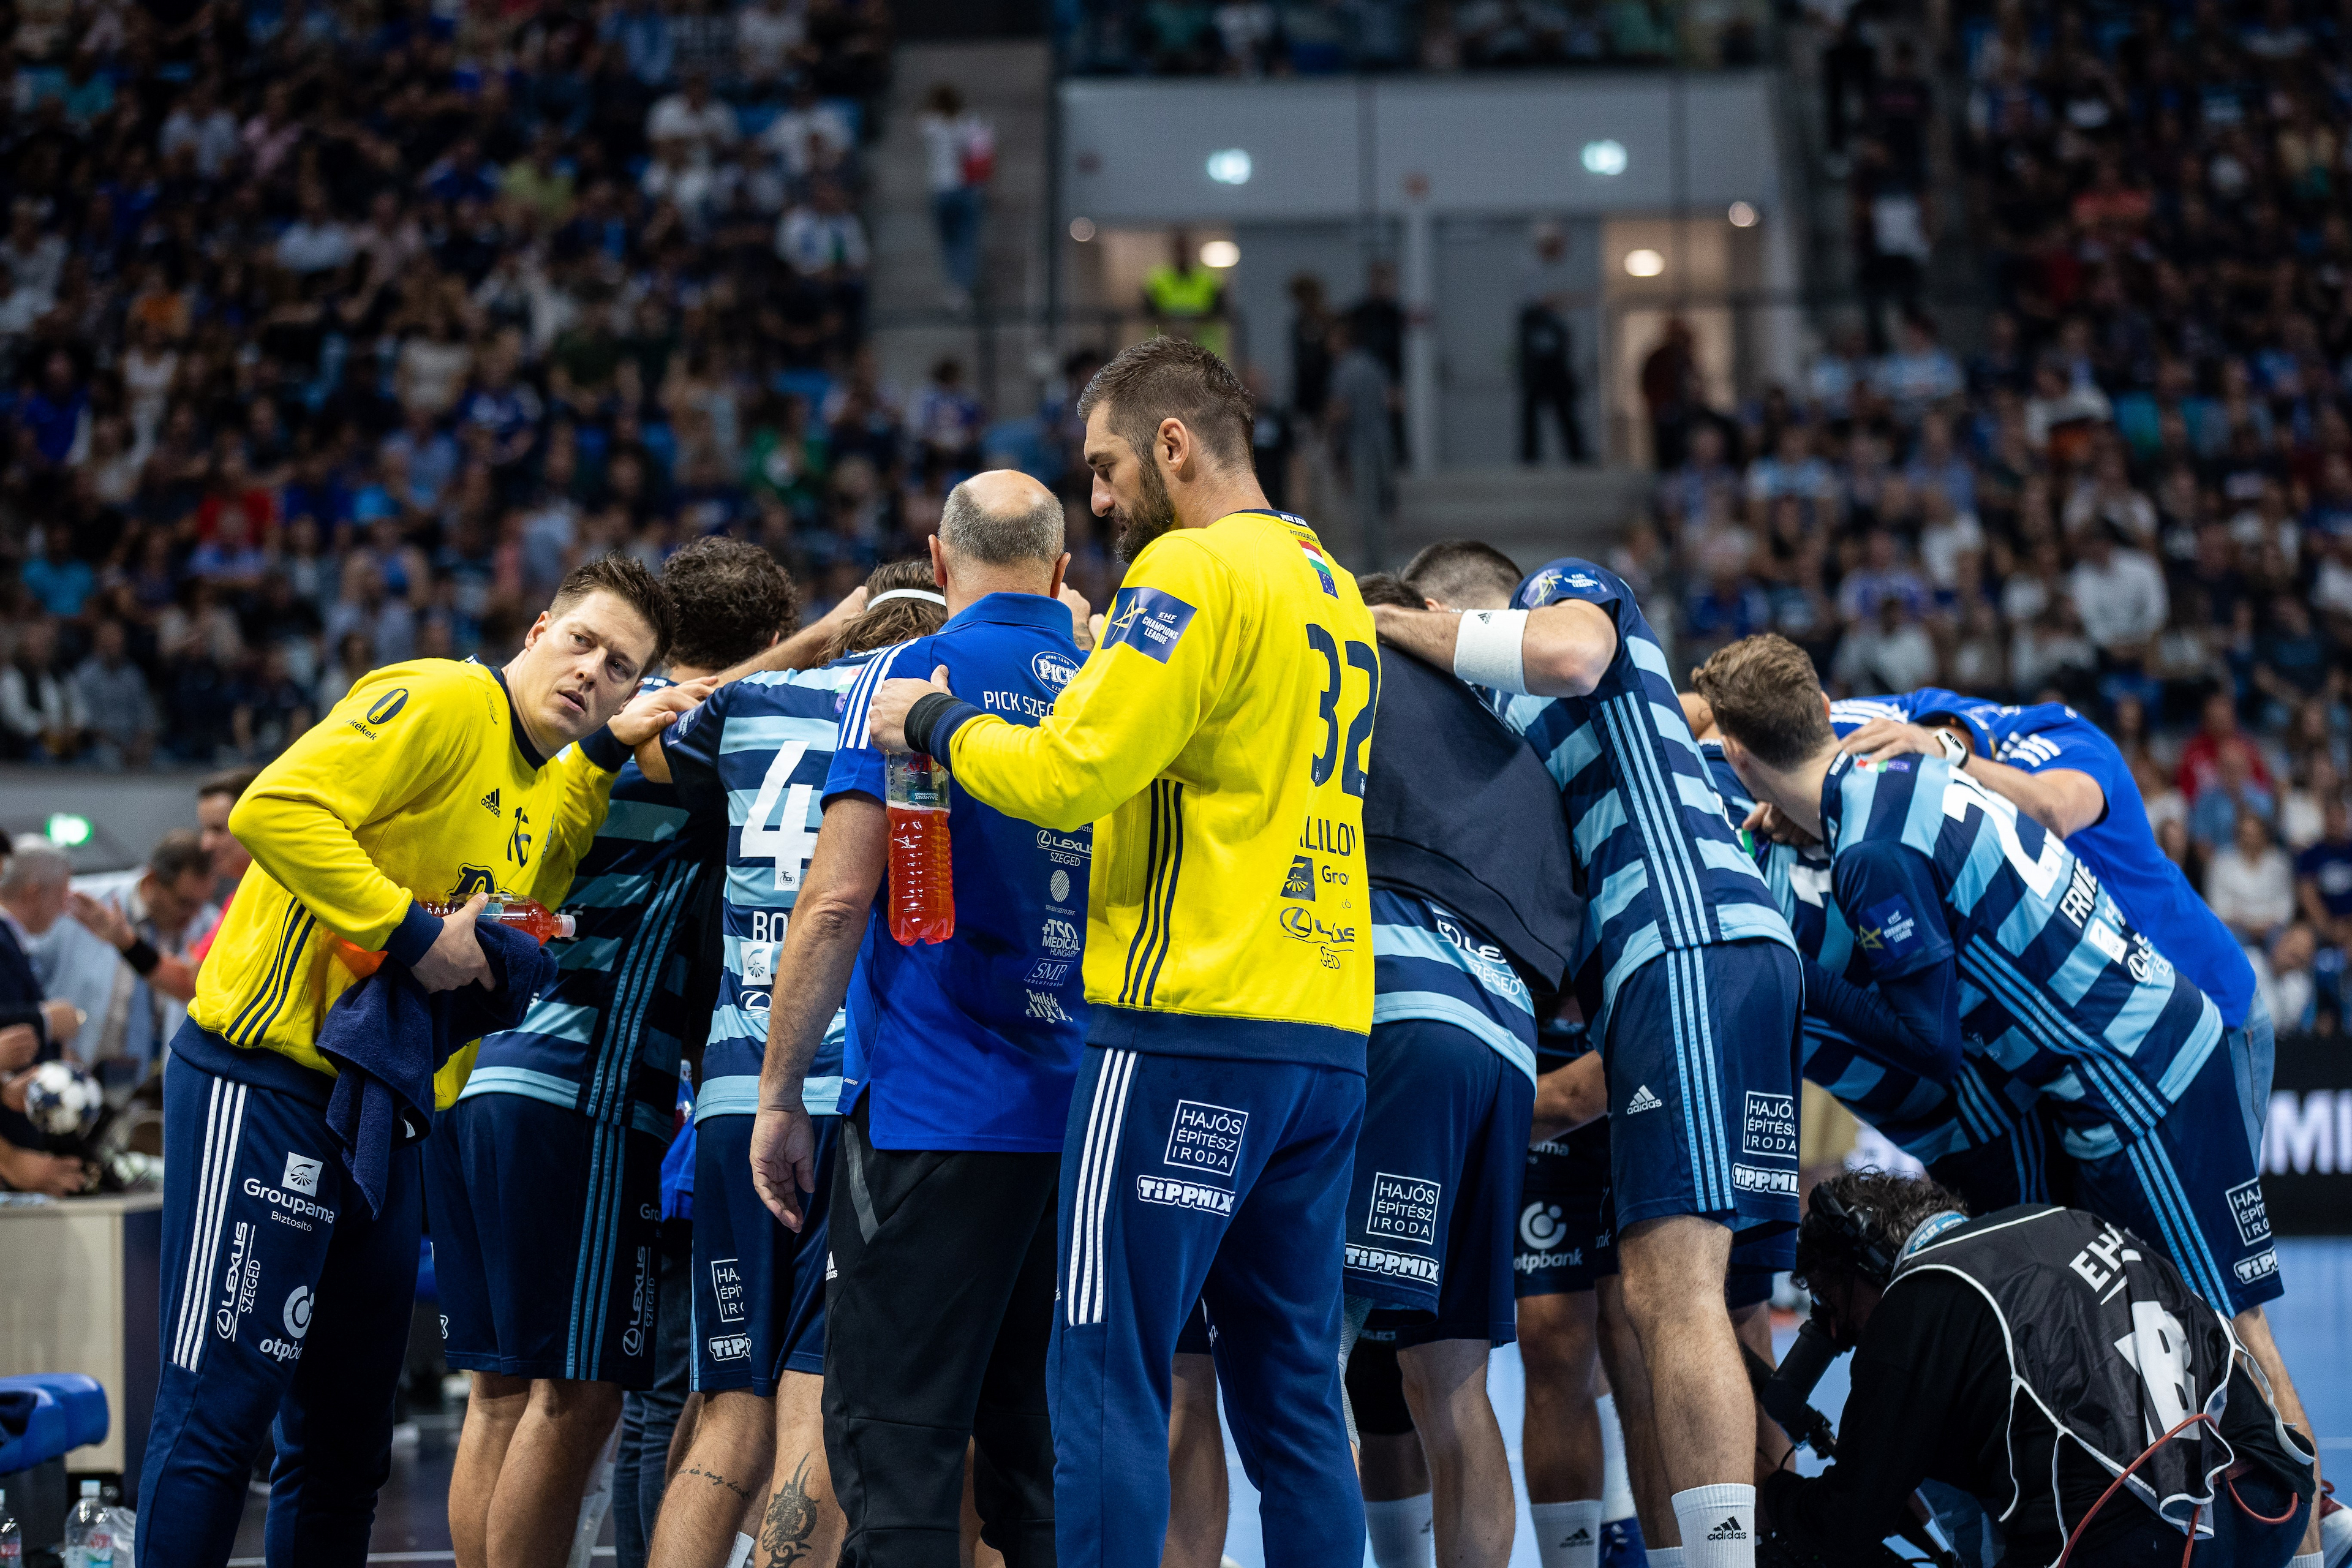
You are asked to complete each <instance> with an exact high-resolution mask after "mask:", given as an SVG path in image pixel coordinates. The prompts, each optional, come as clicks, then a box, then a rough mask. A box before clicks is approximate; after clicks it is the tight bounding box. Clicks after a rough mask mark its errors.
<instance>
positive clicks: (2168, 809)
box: [1622, 0, 2352, 1029]
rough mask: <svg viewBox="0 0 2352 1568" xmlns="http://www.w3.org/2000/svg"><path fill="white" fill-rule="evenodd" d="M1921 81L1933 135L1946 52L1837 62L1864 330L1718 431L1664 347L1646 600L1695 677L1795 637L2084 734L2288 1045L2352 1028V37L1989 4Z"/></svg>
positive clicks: (1904, 50)
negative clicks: (1943, 240) (2351, 196)
mask: <svg viewBox="0 0 2352 1568" xmlns="http://www.w3.org/2000/svg"><path fill="white" fill-rule="evenodd" d="M1866 14H1867V13H1864V15H1866ZM1929 46H1930V51H1932V52H1933V53H1934V54H1935V55H1936V56H1937V57H1939V58H1940V59H1941V60H1942V61H1943V63H1944V64H1945V66H1946V68H1947V75H1946V76H1945V78H1944V82H1945V83H1946V84H1947V85H1946V86H1945V87H1944V88H1943V89H1941V90H1942V96H1943V97H1944V98H1945V99H1946V100H1949V101H1948V102H1947V103H1945V104H1944V105H1942V106H1940V107H1939V106H1938V104H1937V93H1938V90H1939V89H1938V88H1937V84H1936V83H1935V82H1934V81H1932V80H1931V79H1929V78H1928V77H1927V75H1926V74H1925V67H1924V65H1923V64H1922V59H1921V55H1922V54H1923V53H1926V52H1929V51H1915V48H1914V47H1912V45H1911V43H1910V40H1908V39H1906V38H1897V37H1881V38H1878V39H1875V40H1874V39H1872V37H1870V35H1869V33H1868V31H1867V30H1866V29H1858V28H1857V27H1856V26H1854V25H1853V21H1852V19H1851V18H1849V21H1848V24H1847V25H1846V26H1845V27H1844V28H1843V30H1842V31H1841V32H1840V33H1839V34H1838V36H1837V39H1836V41H1835V42H1834V43H1832V46H1831V47H1830V49H1829V51H1828V55H1827V58H1826V59H1825V66H1826V69H1825V71H1824V73H1823V83H1824V87H1825V89H1826V91H1827V92H1828V95H1829V97H1830V100H1831V103H1830V107H1831V109H1832V114H1831V115H1830V116H1829V118H1830V121H1831V129H1832V132H1833V134H1832V139H1831V140H1832V146H1833V148H1834V149H1835V154H1834V158H1833V163H1832V167H1833V169H1835V170H1838V171H1839V172H1843V173H1844V174H1846V177H1847V179H1848V184H1849V190H1850V194H1851V195H1852V198H1853V237H1854V239H1855V245H1856V263H1857V277H1858V281H1859V283H1860V285H1861V287H1860V289H1859V294H1860V297H1861V300H1862V302H1863V303H1864V311H1863V320H1862V321H1860V322H1859V323H1857V324H1855V325H1853V326H1852V327H1851V328H1849V329H1847V330H1844V331H1839V332H1837V333H1835V334H1833V336H1832V341H1831V342H1830V343H1829V345H1828V346H1827V348H1826V350H1825V351H1824V352H1823V353H1821V354H1820V355H1819V356H1818V357H1817V359H1816V360H1815V361H1814V362H1813V363H1812V364H1811V368H1810V371H1809V373H1808V375H1807V378H1806V380H1805V382H1804V384H1802V385H1801V386H1800V387H1796V388H1780V387H1774V388H1772V389H1771V390H1769V392H1768V393H1767V394H1766V395H1764V396H1762V397H1761V398H1759V399H1758V400H1756V401H1755V402H1754V403H1752V404H1751V405H1748V406H1746V407H1742V408H1738V409H1736V410H1729V411H1718V410H1710V409H1708V408H1706V406H1705V405H1704V400H1703V399H1701V398H1699V397H1697V396H1696V393H1695V392H1690V393H1689V395H1684V393H1685V392H1688V391H1689V389H1693V388H1696V384H1697V381H1696V371H1695V368H1694V367H1693V366H1691V365H1690V363H1688V350H1687V337H1686V334H1685V336H1684V337H1682V338H1680V339H1677V337H1676V336H1675V334H1674V333H1672V332H1671V331H1670V332H1669V334H1668V337H1667V341H1666V342H1665V343H1664V344H1663V345H1662V346H1661V347H1660V348H1659V349H1658V350H1657V352H1656V353H1654V354H1653V355H1652V356H1651V360H1650V363H1648V364H1647V365H1646V366H1645V367H1644V376H1643V387H1644V391H1645V393H1650V392H1652V382H1653V380H1655V381H1656V382H1657V384H1659V385H1660V386H1661V387H1663V388H1665V389H1666V394H1665V395H1652V396H1651V399H1650V406H1651V409H1652V413H1653V416H1654V426H1653V436H1654V447H1655V448H1656V450H1657V451H1658V453H1659V454H1660V458H1661V467H1662V469H1663V470H1664V471H1663V472H1662V475H1661V480H1660V486H1659V489H1658V492H1657V504H1656V506H1655V508H1654V521H1653V522H1651V523H1647V524H1644V525H1643V527H1641V528H1639V529H1637V530H1635V531H1634V533H1633V537H1632V538H1631V539H1630V540H1629V541H1628V542H1627V544H1626V545H1625V547H1624V549H1623V551H1622V555H1623V557H1624V560H1625V563H1626V564H1627V566H1628V568H1629V570H1630V571H1632V572H1633V573H1634V574H1637V575H1641V576H1646V577H1647V578H1648V579H1649V580H1650V581H1652V582H1654V584H1655V585H1656V586H1657V588H1658V590H1659V591H1660V592H1662V593H1664V594H1666V595H1670V596H1678V597H1679V603H1680V616H1679V621H1680V625H1681V630H1682V634H1683V640H1684V643H1685V647H1683V648H1682V649H1681V650H1680V651H1681V657H1682V662H1683V663H1685V664H1688V663H1690V662H1692V661H1693V660H1695V659H1696V658H1704V657H1705V655H1706V653H1707V652H1708V651H1710V650H1711V649H1712V648H1713V647H1717V646H1719V645H1721V644H1722V643H1725V642H1727V641H1729V640H1731V639H1733V638H1735V637H1742V636H1745V635H1748V633H1751V632H1758V631H1763V630H1778V631H1780V632H1782V633H1784V634H1786V635H1787V636H1789V637H1791V638H1792V639H1794V640H1796V641H1797V642H1799V643H1801V644H1803V645H1804V646H1805V647H1807V648H1808V649H1809V650H1810V651H1811V653H1812V654H1813V656H1814V659H1815V662H1816V664H1817V665H1818V666H1819V668H1821V669H1822V672H1823V674H1824V676H1825V677H1826V678H1827V679H1829V680H1830V681H1831V683H1832V687H1833V689H1834V690H1835V691H1836V692H1837V693H1840V694H1845V693H1853V694H1863V693H1873V692H1883V691H1904V690H1908V689H1915V688H1917V687H1921V686H1927V685H1940V686H1947V687H1951V688H1955V689H1960V690H1963V691H1967V692H1970V693H1977V694H1982V695H1985V696H1990V697H1997V698H2001V699H2005V700H2011V701H2017V702H2034V701H2048V700H2063V701H2066V702H2070V703H2072V704H2074V706H2076V707H2077V708H2079V709H2081V710H2084V711H2085V712H2087V713H2091V714H2093V715H2095V716H2096V718H2097V719H2098V721H2100V722H2101V724H2102V725H2103V726H2104V727H2105V729H2106V730H2107V731H2109V732H2110V733H2111V734H2112V735H2113V736H2114V737H2115V738H2116V741H2117V742H2118V743H2119V744H2120V745H2121V746H2122V747H2123V749H2124V752H2125V753H2126V756H2127V757H2128V758H2129V759H2130V761H2131V763H2132V764H2133V767H2134V769H2135V771H2136V773H2137V775H2138V777H2139V779H2140V782H2141V787H2142V790H2143V793H2144V795H2145V796H2146V799H2147V806H2148V811H2149V815H2150V816H2151V818H2152V819H2153V820H2154V822H2155V823H2156V826H2157V830H2158V835H2159V836H2160V837H2161V839H2162V841H2163V842H2164V844H2165V845H2166V847H2167V848H2168V853H2170V854H2171V855H2172V856H2173V858H2175V859H2176V860H2178V861H2179V863H2180V864H2182V865H2183V866H2184V867H2185V868H2187V869H2188V871H2189V875H2190V877H2191V879H2192V880H2194V881H2195V883H2196V884H2197V886H2198V887H2199V888H2200V890H2201V891H2202V893H2203V894H2204V895H2205V897H2206V898H2207V899H2208V900H2209V901H2210V903H2211V904H2212V905H2213V907H2214V909H2215V910H2217V911H2218V912H2220V913H2221V916H2222V918H2223V919H2224V920H2225V921H2228V922H2229V923H2230V925H2231V928H2232V929H2233V930H2234V931H2237V932H2238V934H2239V935H2240V937H2241V938H2242V940H2243V941H2244V942H2246V943H2247V945H2248V947H2249V949H2250V951H2251V952H2252V954H2253V955H2254V957H2255V958H2256V961H2257V968H2258V970H2259V971H2260V972H2261V973H2262V975H2263V984H2264V985H2265V987H2266V989H2267V990H2268V991H2269V993H2270V996H2271V1000H2272V1004H2273V1013H2274V1015H2275V1016H2277V1018H2278V1020H2279V1022H2280V1024H2281V1026H2283V1027H2287V1028H2294V1027H2298V1026H2314V1025H2317V1026H2323V1027H2327V1028H2331V1029H2332V1028H2339V1027H2341V1020H2342V1017H2343V1008H2344V994H2343V984H2342V975H2343V971H2344V967H2345V951H2346V948H2347V942H2352V831H2347V818H2346V811H2345V786H2346V781H2347V760H2352V758H2348V757H2347V748H2352V690H2347V668H2352V420H2348V419H2347V411H2352V207H2347V199H2346V198H2347V177H2352V163H2347V159H2346V152H2347V136H2346V132H2347V118H2352V110H2347V105H2352V27H2347V18H2346V16H2345V14H2344V13H2342V12H2341V11H2339V10H2338V9H2336V8H2335V7H2323V6H2317V5H2298V4H2297V0H2259V3H2253V4H2245V5H2234V6H2232V5H2226V4H2222V3H2221V0H2198V3H2196V4H2194V5H2190V4H2181V5H2170V6H2147V7H2143V8H2139V9H2137V10H2126V9H2125V8H2122V7H2106V8H2092V9H2084V8H2079V7H2061V6H2058V5H2051V4H2044V3H2040V0H2034V3H2026V0H2004V3H2002V4H2001V5H2000V6H1999V8H1998V9H1996V10H1992V11H1990V12H1987V11H1983V10H1972V9H1970V8H1968V7H1966V6H1963V7H1960V8H1958V9H1956V10H1955V11H1954V12H1953V13H1952V14H1951V16H1950V32H1949V35H1948V37H1935V38H1931V39H1930V40H1929ZM1857 52H1859V54H1858V58H1857ZM1960 87H1964V89H1965V95H1964V96H1963V94H1962V92H1961V91H1960V90H1958V88H1960ZM1941 125H1948V126H1949V127H1950V142H1951V146H1952V159H1953V163H1955V164H1956V166H1957V170H1958V174H1960V175H1962V176H1963V178H1961V179H1959V180H1957V181H1953V182H1939V181H1938V180H1937V178H1936V176H1935V174H1934V173H1933V171H1932V169H1931V153H1932V151H1933V148H1934V146H1935V143H1936V134H1937V129H1938V127H1939V126H1941ZM1938 184H1948V185H1951V186H1956V187H1957V195H1954V194H1953V193H1952V192H1950V191H1947V192H1946V193H1945V199H1946V202H1947V205H1945V207H1944V210H1942V211H1940V212H1938V211H1937V196H1938V192H1937V185H1938ZM1939 228H1941V229H1943V230H1945V231H1946V232H1948V233H1950V234H1953V235H1955V236H1962V235H1964V236H1965V237H1966V245H1965V248H1964V249H1963V248H1962V247H1958V246H1956V247H1954V248H1955V249H1957V250H1960V254H1959V255H1958V257H1957V258H1955V259H1957V260H1958V261H1960V262H1962V263H1964V264H1966V265H1969V266H1975V267H1979V268H1981V273H1982V277H1983V279H1984V282H1985V286H1986V291H1987V292H1988V293H1989V295H1990V302H1991V306H1992V309H1991V310H1990V312H1989V314H1988V316H1987V319H1986V321H1985V322H1984V328H1983V331H1982V332H1981V334H1980V348H1979V351H1978V352H1975V353H1969V354H1967V355H1965V356H1963V355H1961V354H1958V353H1954V352H1952V351H1950V350H1949V349H1948V348H1947V347H1946V346H1945V345H1944V343H1943V342H1942V341H1941V336H1940V334H1939V331H1938V329H1937V322H1936V321H1934V320H1933V319H1931V318H1930V317H1929V316H1928V315H1927V314H1925V313H1922V311H1921V310H1919V302H1920V301H1919V289H1920V284H1921V278H1922V274H1923V271H1924V264H1925V262H1926V260H1927V257H1928V255H1929V252H1930V247H1929V246H1928V245H1927V243H1926V241H1927V237H1928V236H1929V235H1931V234H1933V233H1934V232H1936V231H1937V229H1939ZM1678 342H1679V343H1681V344H1682V347H1681V348H1680V349H1679V350H1678V348H1677V343H1678Z"/></svg>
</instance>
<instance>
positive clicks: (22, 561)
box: [0, 0, 979, 766]
mask: <svg viewBox="0 0 2352 1568" xmlns="http://www.w3.org/2000/svg"><path fill="white" fill-rule="evenodd" d="M0 37H6V38H8V39H9V40H11V42H12V45H13V59H12V63H13V69H14V78H13V90H12V91H11V92H9V93H7V94H0V142H5V147H6V154H5V158H0V372H5V374H0V595H5V601H0V753H5V757H6V758H8V759H10V760H16V761H34V762H48V763H87V764H96V765H101V766H120V765H134V766H135V765H139V764H141V763H145V762H148V761H150V760H151V759H152V760H157V761H163V760H170V761H176V762H179V763H186V764H196V765H205V766H209V765H215V764H216V763H231V762H236V761H250V760H254V759H258V758H262V757H266V756H267V755H268V754H270V753H271V752H273V751H274V750H275V749H276V747H277V746H278V745H279V744H281V743H282V742H283V741H284V740H285V739H286V738H288V737H289V736H290V735H292V734H294V733H297V732H299V730H300V729H301V728H302V727H303V726H304V725H305V724H306V723H307V722H308V721H309V720H310V717H311V716H313V715H315V714H317V713H319V712H321V711H323V710H324V709H325V708H326V707H327V705H329V704H331V703H332V702H333V701H334V700H336V699H337V698H338V697H339V696H340V695H341V693H342V692H343V690H345V689H347V688H348V687H349V685H350V684H351V682H352V680H353V679H355V678H356V677H357V676H359V675H361V674H362V673H364V672H365V671H366V670H368V669H370V668H375V667H378V666H380V665H383V664H386V663H390V662H394V661H396V660H400V659H404V658H412V657H416V656H422V655H435V654H445V655H446V654H455V655H465V654H469V653H473V652H476V651H478V650H479V651H481V652H482V653H484V654H485V656H486V657H493V658H496V657H503V655H504V654H505V653H506V651H508V650H509V648H511V647H513V646H514V645H515V644H516V643H517V642H518V641H519V640H520V636H521V634H522V632H523V630H524V629H525V627H526V626H527V618H526V616H527V611H528V610H529V609H530V608H532V607H535V606H537V605H541V604H543V603H544V602H545V600H546V598H547V595H548V593H549V592H550V590H551V588H552V587H553V585H554V584H555V583H556V582H557V581H558V580H559V579H560V578H561V577H562V574H563V572H564V571H565V569H566V567H567V566H568V565H569V564H571V563H573V562H575V561H577V560H579V559H580V558H582V557H583V555H587V554H593V553H598V552H604V551H606V550H612V549H619V550H625V551H628V552H634V553H636V554H638V555H640V556H642V557H644V558H646V559H647V560H648V561H653V560H657V559H658V558H660V557H661V556H663V555H664V554H666V553H667V552H669V551H670V550H672V549H674V548H676V547H677V545H678V544H679V543H681V542H684V541H686V540H688V539H691V538H694V537H697V536H698V535H701V534H706V533H710V532H715V531H732V532H736V533H739V534H742V535H744V536H747V537H753V538H757V539H759V540H761V542H764V543H766V544H767V545H769V546H770V547H771V548H772V550H774V552H776V553H777V554H778V556H779V557H780V558H782V559H783V560H785V561H786V562H787V563H789V564H790V565H791V567H792V568H793V571H794V572H795V574H796V575H797V576H799V577H800V579H801V580H802V581H803V582H804V583H807V584H812V585H813V586H814V588H815V590H816V594H815V596H817V597H820V598H829V597H833V596H837V595H839V594H840V593H841V592H843V591H845V588H846V586H847V585H848V584H854V583H855V582H856V581H858V580H860V579H862V578H863V576H864V575H865V574H866V571H867V569H868V568H869V567H870V566H871V565H872V564H873V563H875V562H876V561H877V560H880V559H884V558H887V557H888V556H891V555H895V554H898V553H900V552H902V551H903V550H904V549H905V548H906V547H907V544H908V536H909V534H910V531H911V532H916V533H919V532H920V531H921V530H922V526H923V523H922V517H923V510H924V506H923V502H922V500H921V498H922V497H923V496H924V495H926V494H930V495H933V496H936V495H938V494H940V493H943V489H944V485H943V482H942V480H943V478H944V476H941V475H932V474H930V473H929V470H930V469H931V468H933V467H934V466H936V465H938V464H941V463H947V462H951V461H955V460H959V459H966V460H974V459H976V456H977V454H976V452H971V451H969V450H967V448H969V447H971V446H972V445H973V443H974V441H975V440H976V432H977V430H978V428H979V423H978V413H977V409H976V407H974V406H973V405H971V400H970V398H969V396H968V395H965V394H963V393H962V392H961V389H960V375H959V373H958V371H957V370H956V368H955V367H954V366H952V365H947V366H942V367H941V374H940V376H939V377H938V378H937V379H936V381H935V384H933V385H931V386H930V387H929V388H927V389H924V390H922V391H921V392H920V393H919V395H915V396H913V397H911V398H909V397H902V396H901V395H899V393H898V392H897V391H896V390H895V389H893V388H891V387H889V386H887V385H886V384H882V382H881V381H880V379H879V378H878V376H877V374H876V371H875V368H874V363H873V360H872V358H871V355H870V353H868V352H867V350H866V342H865V313H866V296H865V286H866V268H867V266H868V263H869V255H870V253H869V247H868V244H867V239H866V231H865V228H864V226H863V223H862V221H861V219H860V217H859V216H858V211H857V205H858V202H859V199H860V197H861V195H862V194H863V192H864V189H865V184H866V176H867V169H866V161H865V149H866V147H867V146H868V145H869V144H870V142H871V141H872V139H873V137H874V135H875V134H876V130H877V126H876V119H877V115H878V113H879V112H880V110H881V108H882V104H883V99H882V89H883V88H884V87H885V85H886V74H887V66H888V59H889V52H888V51H889V24H888V14H887V7H886V6H885V5H883V4H882V3H881V0H741V3H740V5H734V4H730V5H722V4H720V3H719V0H544V3H537V0H507V3H502V4H498V5H491V4H488V3H476V4H469V5H461V4H450V3H446V0H336V3H333V4H328V3H325V0H148V3H145V4H131V3H129V0H20V3H19V4H16V5H10V6H7V7H5V15H4V16H0ZM935 511H936V502H935V501H934V502H933V513H934V516H935Z"/></svg>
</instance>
